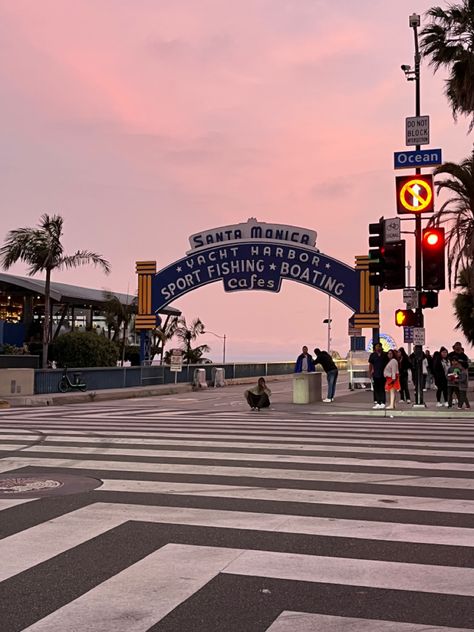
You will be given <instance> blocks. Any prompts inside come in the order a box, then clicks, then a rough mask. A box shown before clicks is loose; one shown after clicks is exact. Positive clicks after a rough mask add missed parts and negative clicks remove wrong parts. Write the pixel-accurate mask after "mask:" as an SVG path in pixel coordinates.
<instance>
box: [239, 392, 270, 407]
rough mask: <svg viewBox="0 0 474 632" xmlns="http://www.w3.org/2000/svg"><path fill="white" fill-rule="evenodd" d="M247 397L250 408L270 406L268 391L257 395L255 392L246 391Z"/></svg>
mask: <svg viewBox="0 0 474 632" xmlns="http://www.w3.org/2000/svg"><path fill="white" fill-rule="evenodd" d="M245 399H246V400H247V403H248V405H249V406H250V408H268V407H269V406H270V399H269V397H268V395H267V394H266V393H262V394H261V395H255V393H251V392H250V391H245Z"/></svg>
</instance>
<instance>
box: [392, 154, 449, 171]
mask: <svg viewBox="0 0 474 632" xmlns="http://www.w3.org/2000/svg"><path fill="white" fill-rule="evenodd" d="M442 162H443V161H442V159H441V149H420V150H418V151H396V152H395V153H394V154H393V167H394V169H413V167H434V166H436V165H440V164H441V163H442Z"/></svg>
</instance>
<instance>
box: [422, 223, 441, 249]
mask: <svg viewBox="0 0 474 632" xmlns="http://www.w3.org/2000/svg"><path fill="white" fill-rule="evenodd" d="M423 248H425V249H432V250H436V249H438V248H444V228H425V230H424V231H423Z"/></svg>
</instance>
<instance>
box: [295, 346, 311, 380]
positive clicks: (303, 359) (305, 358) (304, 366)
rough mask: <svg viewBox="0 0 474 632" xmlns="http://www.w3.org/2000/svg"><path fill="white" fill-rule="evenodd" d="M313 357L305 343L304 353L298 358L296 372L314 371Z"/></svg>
mask: <svg viewBox="0 0 474 632" xmlns="http://www.w3.org/2000/svg"><path fill="white" fill-rule="evenodd" d="M315 370H316V369H315V368H314V361H313V358H312V357H311V356H310V355H309V353H308V347H307V346H306V345H305V346H304V347H303V349H302V353H300V355H299V356H298V357H297V358H296V364H295V373H314V371H315Z"/></svg>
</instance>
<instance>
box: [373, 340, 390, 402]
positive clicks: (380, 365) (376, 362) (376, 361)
mask: <svg viewBox="0 0 474 632" xmlns="http://www.w3.org/2000/svg"><path fill="white" fill-rule="evenodd" d="M387 362H388V359H387V354H386V353H384V351H383V349H382V345H381V344H380V342H377V343H376V344H375V345H374V350H373V352H372V353H371V354H370V356H369V377H370V378H371V380H372V383H373V388H374V405H373V408H385V377H384V374H383V371H384V369H385V367H386V366H387Z"/></svg>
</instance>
